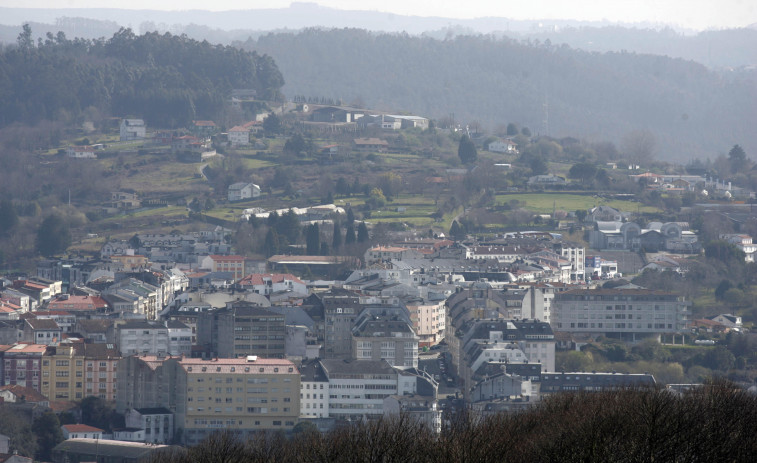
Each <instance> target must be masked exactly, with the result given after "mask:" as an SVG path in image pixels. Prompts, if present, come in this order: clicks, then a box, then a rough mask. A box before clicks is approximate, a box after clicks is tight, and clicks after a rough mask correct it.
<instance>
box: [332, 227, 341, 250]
mask: <svg viewBox="0 0 757 463" xmlns="http://www.w3.org/2000/svg"><path fill="white" fill-rule="evenodd" d="M340 247H342V224H341V223H339V221H338V220H335V221H334V237H333V238H332V240H331V249H333V250H334V252H336V251H337V250H339V248H340Z"/></svg>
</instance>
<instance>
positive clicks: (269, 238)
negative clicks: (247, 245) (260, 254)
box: [263, 228, 279, 257]
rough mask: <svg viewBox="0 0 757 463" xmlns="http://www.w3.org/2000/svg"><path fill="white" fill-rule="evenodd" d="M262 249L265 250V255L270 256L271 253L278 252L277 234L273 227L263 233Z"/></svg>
mask: <svg viewBox="0 0 757 463" xmlns="http://www.w3.org/2000/svg"><path fill="white" fill-rule="evenodd" d="M263 249H264V250H265V255H266V257H271V256H272V255H274V254H276V253H277V252H279V236H278V234H277V233H276V230H275V229H273V228H269V229H268V233H266V234H265V243H264V244H263Z"/></svg>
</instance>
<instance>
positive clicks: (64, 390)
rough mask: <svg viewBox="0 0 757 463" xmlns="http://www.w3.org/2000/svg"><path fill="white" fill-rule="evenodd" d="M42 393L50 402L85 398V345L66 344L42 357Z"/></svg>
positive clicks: (51, 349) (52, 349)
mask: <svg viewBox="0 0 757 463" xmlns="http://www.w3.org/2000/svg"><path fill="white" fill-rule="evenodd" d="M40 392H42V394H43V395H45V396H47V397H48V398H49V399H50V400H71V401H73V400H81V399H83V398H84V343H65V344H61V345H59V346H57V347H51V348H49V349H48V350H47V352H46V353H45V355H44V356H43V357H42V388H41V390H40ZM78 437H85V436H78Z"/></svg>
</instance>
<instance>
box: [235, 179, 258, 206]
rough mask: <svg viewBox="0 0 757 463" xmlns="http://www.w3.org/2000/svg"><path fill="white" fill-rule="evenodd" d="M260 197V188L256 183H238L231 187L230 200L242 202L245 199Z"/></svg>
mask: <svg viewBox="0 0 757 463" xmlns="http://www.w3.org/2000/svg"><path fill="white" fill-rule="evenodd" d="M259 196H260V187H259V186H257V185H255V184H254V183H245V182H238V183H232V184H231V185H229V192H228V199H229V202H231V201H242V200H244V199H250V198H257V197H259Z"/></svg>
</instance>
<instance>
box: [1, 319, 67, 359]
mask: <svg viewBox="0 0 757 463" xmlns="http://www.w3.org/2000/svg"><path fill="white" fill-rule="evenodd" d="M56 325H57V324H56ZM46 350H47V346H46V345H44V344H14V345H13V346H12V347H11V348H10V349H8V350H7V351H5V353H6V354H7V353H24V354H35V353H41V354H44V353H45V351H46Z"/></svg>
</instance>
